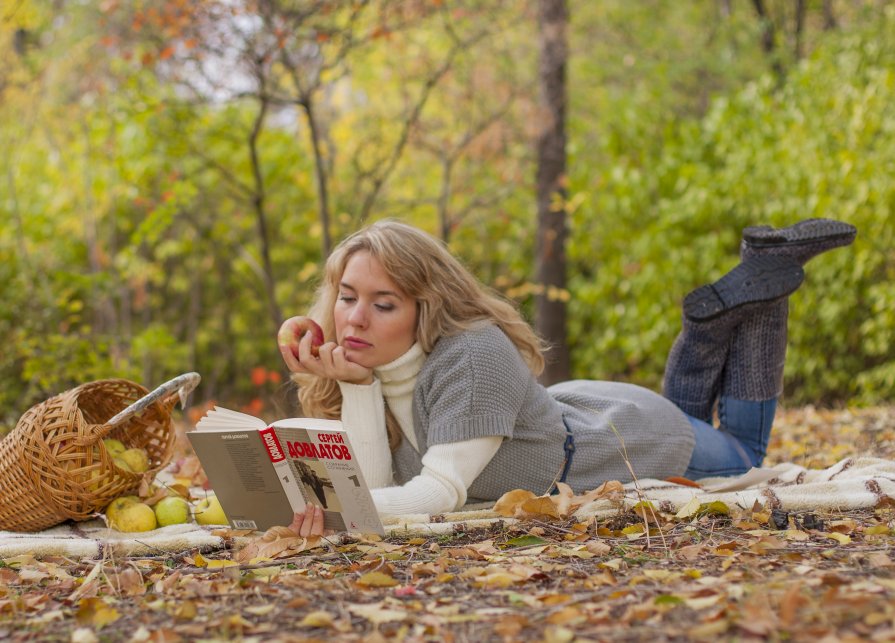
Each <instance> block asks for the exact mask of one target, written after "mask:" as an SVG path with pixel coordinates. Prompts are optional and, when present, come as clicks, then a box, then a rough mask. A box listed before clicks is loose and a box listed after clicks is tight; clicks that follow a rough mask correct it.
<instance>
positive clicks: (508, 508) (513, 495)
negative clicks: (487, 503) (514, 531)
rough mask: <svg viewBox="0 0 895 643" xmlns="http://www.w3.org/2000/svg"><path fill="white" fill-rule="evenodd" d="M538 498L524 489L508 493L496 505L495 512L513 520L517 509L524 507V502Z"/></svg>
mask: <svg viewBox="0 0 895 643" xmlns="http://www.w3.org/2000/svg"><path fill="white" fill-rule="evenodd" d="M536 497H537V496H535V494H533V493H532V492H531V491H525V490H524V489H513V490H512V491H507V492H506V493H505V494H503V495H502V496H501V497H500V498H498V499H497V502H495V503H494V512H495V513H498V514H500V515H501V516H504V517H506V518H512V517H514V516H515V515H516V509H517V508H518V507H520V506H522V503H523V502H525V501H526V500H530V499H532V498H536Z"/></svg>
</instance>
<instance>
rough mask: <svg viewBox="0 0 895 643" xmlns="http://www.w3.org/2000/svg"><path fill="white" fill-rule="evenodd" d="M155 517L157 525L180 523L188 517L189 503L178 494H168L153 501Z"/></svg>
mask: <svg viewBox="0 0 895 643" xmlns="http://www.w3.org/2000/svg"><path fill="white" fill-rule="evenodd" d="M154 509H155V517H156V520H158V524H159V527H167V526H168V525H180V524H183V523H185V522H187V521H188V520H189V519H190V505H189V503H188V502H187V501H186V500H184V499H183V498H181V497H180V496H168V497H167V498H162V499H161V500H159V501H158V502H157V503H155V507H154Z"/></svg>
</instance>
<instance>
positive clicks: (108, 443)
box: [103, 438, 127, 457]
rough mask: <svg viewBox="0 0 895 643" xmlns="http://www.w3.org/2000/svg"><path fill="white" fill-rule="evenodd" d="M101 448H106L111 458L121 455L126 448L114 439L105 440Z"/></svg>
mask: <svg viewBox="0 0 895 643" xmlns="http://www.w3.org/2000/svg"><path fill="white" fill-rule="evenodd" d="M103 446H105V447H106V451H108V452H109V455H111V456H112V457H115V456H116V455H121V454H122V453H124V451H125V449H126V448H127V447H125V446H124V443H123V442H122V441H121V440H116V439H115V438H105V439H104V440H103Z"/></svg>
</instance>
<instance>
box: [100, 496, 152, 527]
mask: <svg viewBox="0 0 895 643" xmlns="http://www.w3.org/2000/svg"><path fill="white" fill-rule="evenodd" d="M107 515H108V514H107ZM109 523H110V524H111V525H112V527H113V528H114V529H117V530H118V531H152V530H153V529H155V528H156V527H157V526H158V521H157V520H156V518H155V512H154V511H153V510H152V507H150V506H149V505H144V504H143V503H142V502H132V503H130V504H127V505H125V506H124V507H122V508H121V509H119V510H118V512H117V513H116V514H115V518H114V520H109Z"/></svg>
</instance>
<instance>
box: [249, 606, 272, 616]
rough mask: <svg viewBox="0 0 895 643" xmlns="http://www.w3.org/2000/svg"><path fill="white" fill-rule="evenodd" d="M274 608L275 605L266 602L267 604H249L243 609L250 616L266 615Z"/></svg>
mask: <svg viewBox="0 0 895 643" xmlns="http://www.w3.org/2000/svg"><path fill="white" fill-rule="evenodd" d="M275 608H276V605H274V604H273V603H268V604H267V605H250V606H249V607H247V608H245V611H246V612H248V613H249V614H251V615H252V616H267V615H268V614H270V613H271V612H272V611H274V609H275Z"/></svg>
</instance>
